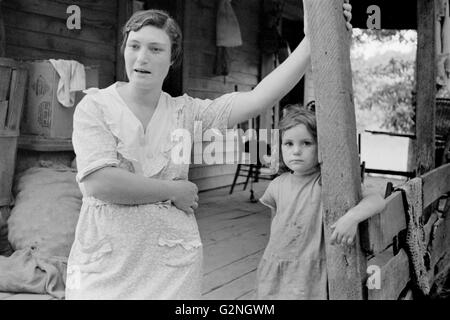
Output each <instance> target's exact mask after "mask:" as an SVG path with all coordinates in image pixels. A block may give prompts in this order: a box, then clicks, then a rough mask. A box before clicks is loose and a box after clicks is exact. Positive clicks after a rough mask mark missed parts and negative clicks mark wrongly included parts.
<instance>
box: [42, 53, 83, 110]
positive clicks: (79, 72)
mask: <svg viewBox="0 0 450 320" xmlns="http://www.w3.org/2000/svg"><path fill="white" fill-rule="evenodd" d="M49 61H50V63H51V64H52V65H53V67H54V68H55V69H56V72H58V74H59V77H60V79H59V83H58V89H57V94H56V96H57V98H58V101H59V102H60V103H61V104H62V105H63V106H65V107H73V105H74V104H75V91H80V90H84V89H86V73H85V71H84V66H83V65H82V64H81V63H79V62H77V61H75V60H61V59H59V60H55V59H50V60H49Z"/></svg>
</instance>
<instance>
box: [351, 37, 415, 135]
mask: <svg viewBox="0 0 450 320" xmlns="http://www.w3.org/2000/svg"><path fill="white" fill-rule="evenodd" d="M416 39H417V38H416V36H415V34H414V33H411V32H410V31H407V30H406V31H397V30H359V29H357V30H355V32H354V37H353V45H352V70H353V88H354V95H355V97H354V101H355V107H356V117H357V123H358V131H363V130H365V129H371V130H384V131H389V132H396V133H411V132H413V129H414V127H413V126H414V121H413V119H414V108H413V91H414V88H415V76H414V70H415V46H416ZM393 44H394V45H393ZM395 44H402V45H403V46H406V47H411V49H412V51H411V52H413V54H411V52H406V53H405V51H404V50H403V51H398V50H395V47H396V46H395ZM383 47H384V48H385V50H384V52H382V51H383V50H378V48H383ZM397 47H398V46H397ZM386 48H387V49H386ZM391 48H392V49H391ZM367 50H372V51H377V52H376V53H375V54H372V55H371V56H370V57H367V56H366V55H365V54H366V53H367Z"/></svg>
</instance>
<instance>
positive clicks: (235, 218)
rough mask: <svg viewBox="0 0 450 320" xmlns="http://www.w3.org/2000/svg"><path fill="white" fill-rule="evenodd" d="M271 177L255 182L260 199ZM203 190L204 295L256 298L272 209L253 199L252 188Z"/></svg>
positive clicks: (198, 214)
mask: <svg viewBox="0 0 450 320" xmlns="http://www.w3.org/2000/svg"><path fill="white" fill-rule="evenodd" d="M268 183H269V182H268V181H261V182H258V183H256V184H253V189H254V190H255V197H256V198H257V199H258V198H259V197H261V196H262V194H263V193H264V190H265V189H266V188H267V185H268ZM229 190H230V188H222V189H218V190H213V191H207V192H203V193H200V194H199V197H200V202H199V208H198V209H197V211H196V217H197V222H198V225H199V229H200V235H201V238H202V241H203V255H204V263H203V268H204V276H203V290H202V293H203V299H230V300H236V299H253V298H254V292H255V290H254V288H255V283H256V268H257V266H258V263H259V260H260V259H261V256H262V254H263V252H264V249H265V247H266V244H267V241H268V239H269V230H270V210H269V209H268V208H266V207H265V206H263V205H262V204H260V203H259V202H258V203H251V202H250V191H249V190H250V188H249V186H247V190H245V191H242V185H238V186H236V188H235V189H234V192H233V194H232V195H229V194H228V192H229Z"/></svg>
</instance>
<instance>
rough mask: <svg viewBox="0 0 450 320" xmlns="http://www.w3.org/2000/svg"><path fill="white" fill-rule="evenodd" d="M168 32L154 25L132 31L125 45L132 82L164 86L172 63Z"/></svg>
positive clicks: (151, 86) (149, 86)
mask: <svg viewBox="0 0 450 320" xmlns="http://www.w3.org/2000/svg"><path fill="white" fill-rule="evenodd" d="M171 46H172V44H171V42H170V38H169V36H168V35H167V33H166V32H165V31H164V30H162V29H159V28H156V27H154V26H144V27H142V28H141V29H139V30H138V31H130V33H129V34H128V39H127V42H126V46H125V51H124V58H125V68H126V71H127V75H128V79H129V80H130V83H132V84H134V85H136V86H138V87H143V88H147V89H148V88H153V87H162V84H163V82H164V79H165V78H166V76H167V73H168V72H169V68H170V65H171V64H172V63H171Z"/></svg>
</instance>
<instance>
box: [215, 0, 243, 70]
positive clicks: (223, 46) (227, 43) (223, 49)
mask: <svg viewBox="0 0 450 320" xmlns="http://www.w3.org/2000/svg"><path fill="white" fill-rule="evenodd" d="M216 45H217V53H216V62H215V66H214V74H217V75H228V74H229V73H230V68H229V65H230V59H229V54H228V52H227V48H229V47H238V46H241V45H242V37H241V30H240V27H239V22H238V20H237V18H236V15H235V14H234V11H233V7H232V6H231V0H222V1H221V2H220V4H219V9H218V11H217V26H216Z"/></svg>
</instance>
